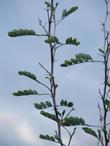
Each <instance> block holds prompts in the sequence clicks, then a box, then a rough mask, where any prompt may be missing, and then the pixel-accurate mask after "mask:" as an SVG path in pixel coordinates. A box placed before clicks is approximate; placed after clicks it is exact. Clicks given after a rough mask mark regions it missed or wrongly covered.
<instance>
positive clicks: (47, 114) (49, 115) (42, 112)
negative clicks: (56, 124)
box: [40, 111, 57, 121]
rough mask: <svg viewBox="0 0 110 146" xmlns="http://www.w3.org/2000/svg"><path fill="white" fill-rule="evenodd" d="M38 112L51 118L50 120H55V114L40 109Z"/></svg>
mask: <svg viewBox="0 0 110 146" xmlns="http://www.w3.org/2000/svg"><path fill="white" fill-rule="evenodd" d="M40 114H41V115H43V116H45V117H47V118H49V119H51V120H54V121H57V119H56V116H55V115H54V114H51V113H48V112H44V111H41V112H40Z"/></svg>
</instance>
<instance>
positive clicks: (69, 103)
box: [60, 99, 73, 107]
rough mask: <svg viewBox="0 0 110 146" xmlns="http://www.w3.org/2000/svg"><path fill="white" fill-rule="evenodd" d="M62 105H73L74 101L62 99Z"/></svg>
mask: <svg viewBox="0 0 110 146" xmlns="http://www.w3.org/2000/svg"><path fill="white" fill-rule="evenodd" d="M60 105H61V106H67V107H73V102H67V100H63V99H62V100H61V101H60Z"/></svg>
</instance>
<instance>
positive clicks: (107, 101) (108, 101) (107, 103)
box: [105, 99, 110, 110]
mask: <svg viewBox="0 0 110 146" xmlns="http://www.w3.org/2000/svg"><path fill="white" fill-rule="evenodd" d="M105 104H106V105H107V107H108V109H109V110H110V100H108V99H106V100H105Z"/></svg>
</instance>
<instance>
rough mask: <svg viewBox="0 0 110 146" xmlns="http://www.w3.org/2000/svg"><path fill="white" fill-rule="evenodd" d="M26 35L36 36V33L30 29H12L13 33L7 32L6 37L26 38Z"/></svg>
mask: <svg viewBox="0 0 110 146" xmlns="http://www.w3.org/2000/svg"><path fill="white" fill-rule="evenodd" d="M26 35H36V33H35V32H34V31H33V30H32V29H30V30H28V29H18V30H17V29H14V30H13V31H10V32H8V36H10V37H19V36H26Z"/></svg>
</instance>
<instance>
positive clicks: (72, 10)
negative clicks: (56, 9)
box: [62, 6, 78, 18]
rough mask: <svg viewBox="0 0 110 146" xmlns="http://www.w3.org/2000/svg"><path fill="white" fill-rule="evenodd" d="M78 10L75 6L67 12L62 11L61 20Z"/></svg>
mask: <svg viewBox="0 0 110 146" xmlns="http://www.w3.org/2000/svg"><path fill="white" fill-rule="evenodd" d="M77 9H78V7H77V6H75V7H71V8H70V9H69V10H67V9H64V10H63V12H62V18H64V17H67V16H69V15H70V14H72V13H73V12H75V11H76V10H77Z"/></svg>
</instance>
